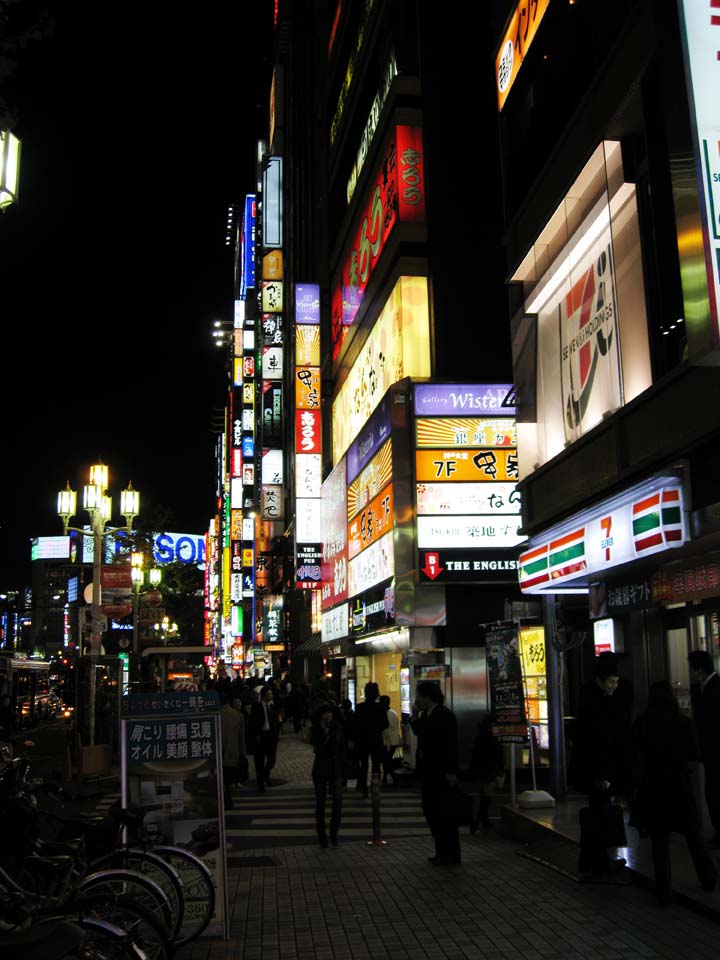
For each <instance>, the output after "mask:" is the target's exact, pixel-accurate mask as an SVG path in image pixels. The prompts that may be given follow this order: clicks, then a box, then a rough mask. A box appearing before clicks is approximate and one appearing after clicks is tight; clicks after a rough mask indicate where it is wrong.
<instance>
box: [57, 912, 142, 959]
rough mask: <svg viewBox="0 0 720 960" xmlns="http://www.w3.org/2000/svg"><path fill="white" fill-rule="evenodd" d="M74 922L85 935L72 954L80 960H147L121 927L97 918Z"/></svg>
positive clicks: (83, 918) (80, 918)
mask: <svg viewBox="0 0 720 960" xmlns="http://www.w3.org/2000/svg"><path fill="white" fill-rule="evenodd" d="M74 922H75V923H77V925H78V926H79V927H81V928H82V930H83V933H84V934H85V939H84V940H83V942H82V944H81V945H80V946H79V947H76V948H75V951H74V953H73V954H71V956H74V957H77V958H78V960H145V955H144V953H143V951H142V950H141V949H140V947H139V946H138V945H137V944H136V943H135V941H134V940H133V939H132V937H131V936H130V934H129V933H127V931H125V930H123V929H122V928H121V927H116V926H115V924H113V923H108V922H107V920H99V919H98V918H97V917H79V918H77V919H76V920H75V921H74Z"/></svg>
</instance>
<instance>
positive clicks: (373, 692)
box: [355, 681, 388, 797]
mask: <svg viewBox="0 0 720 960" xmlns="http://www.w3.org/2000/svg"><path fill="white" fill-rule="evenodd" d="M379 697H380V688H379V687H378V685H377V684H376V683H373V682H372V681H370V682H368V683H366V684H365V700H364V701H363V702H362V703H359V704H358V705H357V707H356V708H355V750H356V756H357V758H358V761H359V763H360V775H359V777H358V779H357V785H356V789H357V790H360V791H361V792H362V795H363V796H364V797H366V796H367V795H368V783H367V780H368V767H370V769H371V773H372V774H373V775H378V776H379V774H380V765H381V764H382V758H383V736H382V735H383V730H384V729H385V728H386V727H387V725H388V718H387V713H386V712H385V710H383V708H382V707H381V706H380V703H379Z"/></svg>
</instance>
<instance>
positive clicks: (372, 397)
mask: <svg viewBox="0 0 720 960" xmlns="http://www.w3.org/2000/svg"><path fill="white" fill-rule="evenodd" d="M429 376H430V320H429V309H428V288H427V279H426V278H425V277H400V279H399V280H398V281H397V283H396V284H395V286H394V287H393V290H392V292H391V294H390V296H389V297H388V299H387V301H386V302H385V304H384V306H383V308H382V310H381V312H380V316H379V317H378V318H377V320H376V321H375V324H374V326H373V328H372V330H371V331H370V334H369V336H368V338H367V340H365V342H364V343H363V345H362V347H361V349H360V352H359V353H358V356H357V358H356V359H355V361H354V362H353V364H352V367H351V368H350V372H349V373H348V376H347V377H346V379H345V381H344V382H343V385H342V386H341V387H340V390H339V391H338V394H337V396H336V397H335V400H334V401H333V406H332V418H333V421H332V432H333V457H334V459H335V462H337V460H339V459H340V457H341V456H342V455H343V454H344V453H345V451H346V450H347V449H348V447H349V446H350V444H351V443H352V441H353V440H354V439H355V438H356V437H357V436H358V434H359V433H360V431H361V430H362V428H363V427H364V426H365V424H366V423H367V421H368V420H369V419H370V416H371V415H372V413H373V411H374V410H375V408H376V407H377V406H378V405H379V404H380V401H381V400H382V399H383V397H384V396H385V394H386V393H387V391H388V390H389V389H390V387H391V386H392V385H393V384H394V383H397V382H398V380H402V379H403V377H429Z"/></svg>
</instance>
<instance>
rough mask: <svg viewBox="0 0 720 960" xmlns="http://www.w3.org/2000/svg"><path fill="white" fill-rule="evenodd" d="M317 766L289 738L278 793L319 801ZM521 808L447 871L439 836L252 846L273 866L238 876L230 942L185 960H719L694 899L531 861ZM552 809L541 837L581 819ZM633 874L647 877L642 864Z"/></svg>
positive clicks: (283, 743) (210, 945) (470, 844)
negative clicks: (518, 831)
mask: <svg viewBox="0 0 720 960" xmlns="http://www.w3.org/2000/svg"><path fill="white" fill-rule="evenodd" d="M310 765H311V750H310V747H309V746H308V744H306V743H304V741H303V740H302V739H301V738H300V737H298V736H296V735H293V734H290V735H285V736H281V738H280V744H279V749H278V762H277V766H276V768H275V771H273V774H274V776H273V780H274V781H275V780H277V782H278V786H277V787H273V788H271V790H270V791H268V794H267V795H266V796H267V797H268V798H269V797H271V796H277V795H278V794H279V793H280V792H281V791H282V790H283V789H295V790H296V789H298V788H299V787H301V786H303V785H304V786H307V788H308V799H309V802H311V797H312V794H311V780H310ZM404 789H412V790H416V789H417V787H416V786H408V787H406V788H404ZM241 793H242V792H241ZM563 811H564V813H563ZM501 812H502V823H503V824H504V825H505V829H502V828H501V821H500V819H499V816H500V814H501ZM515 812H516V811H512V812H510V813H508V810H507V805H506V806H505V808H503V809H502V811H501V809H500V806H499V805H496V806H495V809H494V810H492V809H491V815H492V814H493V813H494V814H495V816H496V818H497V819H496V820H495V823H496V828H495V829H491V830H483V831H480V832H478V833H477V834H475V835H471V834H470V833H469V832H468V830H467V828H464V829H462V830H461V842H462V850H463V862H462V864H461V865H458V866H452V867H445V868H436V867H433V866H432V865H431V864H430V863H428V861H427V858H428V857H429V856H431V855H432V853H433V852H434V851H433V843H432V839H431V837H430V835H429V833H428V834H427V835H426V836H421V837H408V838H403V839H399V840H393V841H392V842H388V843H387V845H385V846H371V845H369V844H368V843H367V842H366V841H362V840H360V841H358V840H347V839H346V840H343V837H342V827H341V830H340V846H339V847H338V848H336V849H333V848H332V847H331V848H329V849H321V848H320V847H319V846H316V845H308V844H302V845H290V844H288V845H286V846H282V847H278V846H274V847H268V848H266V849H262V848H261V849H258V848H253V851H252V852H253V855H254V857H253V863H255V864H257V863H258V862H260V863H265V864H267V865H265V866H259V865H255V866H241V867H239V868H232V869H230V870H229V874H228V887H229V901H230V918H231V937H230V940H229V941H224V940H220V939H205V938H202V939H200V940H199V941H198V942H196V943H195V944H192V945H190V946H188V947H186V948H184V949H182V950H180V951H178V953H177V954H176V957H177V960H229V958H233V960H312V958H317V960H370V958H372V960H510V958H512V960H517V958H528V960H529V958H542V960H566V958H567V960H584V958H588V960H615V958H618V960H640V958H643V960H652V958H672V960H677V958H678V957H683V956H688V955H693V954H697V955H699V956H708V957H709V956H714V955H715V954H716V952H717V938H718V926H717V922H716V919H713V918H712V917H710V916H708V915H703V914H700V913H698V912H696V911H694V910H688V909H685V908H684V905H683V904H684V902H685V901H680V902H678V903H677V904H673V905H670V906H666V907H659V906H657V905H656V902H655V897H654V895H653V894H652V892H651V890H649V889H647V888H646V887H645V885H644V884H642V883H633V884H631V885H629V886H618V885H586V884H581V883H577V882H575V880H574V879H573V877H572V875H571V872H570V871H563V870H562V869H559V868H557V867H556V866H554V865H553V864H552V863H549V862H548V865H549V866H551V867H552V869H548V865H545V862H544V861H542V860H541V859H539V858H536V857H534V856H530V857H528V856H525V855H523V856H518V855H517V854H518V853H520V854H525V853H527V851H528V850H530V849H531V848H532V847H533V844H536V843H537V842H538V841H537V839H533V840H532V841H530V842H528V841H523V842H520V841H518V840H517V839H512V838H510V837H509V836H507V835H506V833H505V831H506V830H507V829H508V818H509V817H513V818H514V815H515ZM539 813H540V811H535V814H534V817H533V818H528V817H525V816H524V814H522V815H520V816H521V820H522V821H528V820H530V819H533V820H535V819H537V820H538V821H539V820H541V819H543V820H546V821H548V823H546V824H542V823H539V822H537V823H534V826H533V829H538V830H541V831H544V832H546V833H547V834H548V835H549V836H552V837H554V836H556V834H555V833H554V832H553V830H554V827H553V822H554V824H555V828H558V830H559V827H560V825H561V823H562V821H563V816H567V818H568V821H569V820H571V819H572V815H573V811H572V809H571V807H570V806H567V807H566V806H563V805H558V807H557V808H556V811H555V814H554V815H553V816H552V817H548V816H547V811H545V812H544V814H543V816H542V817H539V816H538V814H539ZM511 825H512V824H511ZM515 826H517V824H516V825H515ZM568 832H571V831H570V830H569V828H568ZM557 836H561V835H560V834H559V833H557ZM562 840H563V842H565V843H570V844H572V843H573V842H574V841H573V839H572V837H570V838H566V837H564V836H562ZM574 853H576V849H575V851H574ZM628 859H630V858H628ZM631 868H632V871H633V875H634V876H635V877H640V876H641V874H640V872H639V870H640V861H639V859H638V862H637V863H634V862H632V861H631ZM713 896H714V897H715V903H716V905H717V899H718V894H717V893H716V894H714V895H713ZM716 916H720V911H719V912H718V913H717V914H716Z"/></svg>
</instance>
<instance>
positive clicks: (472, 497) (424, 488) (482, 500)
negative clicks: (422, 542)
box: [417, 482, 520, 516]
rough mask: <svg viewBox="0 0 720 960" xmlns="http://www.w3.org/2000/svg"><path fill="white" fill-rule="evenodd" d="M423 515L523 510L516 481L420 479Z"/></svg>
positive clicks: (418, 500)
mask: <svg viewBox="0 0 720 960" xmlns="http://www.w3.org/2000/svg"><path fill="white" fill-rule="evenodd" d="M417 512H418V515H420V516H435V515H439V516H450V515H453V514H463V513H466V514H470V513H479V514H493V515H495V514H516V515H519V514H520V493H519V491H517V490H516V488H515V484H514V483H492V482H490V483H418V484H417Z"/></svg>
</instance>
